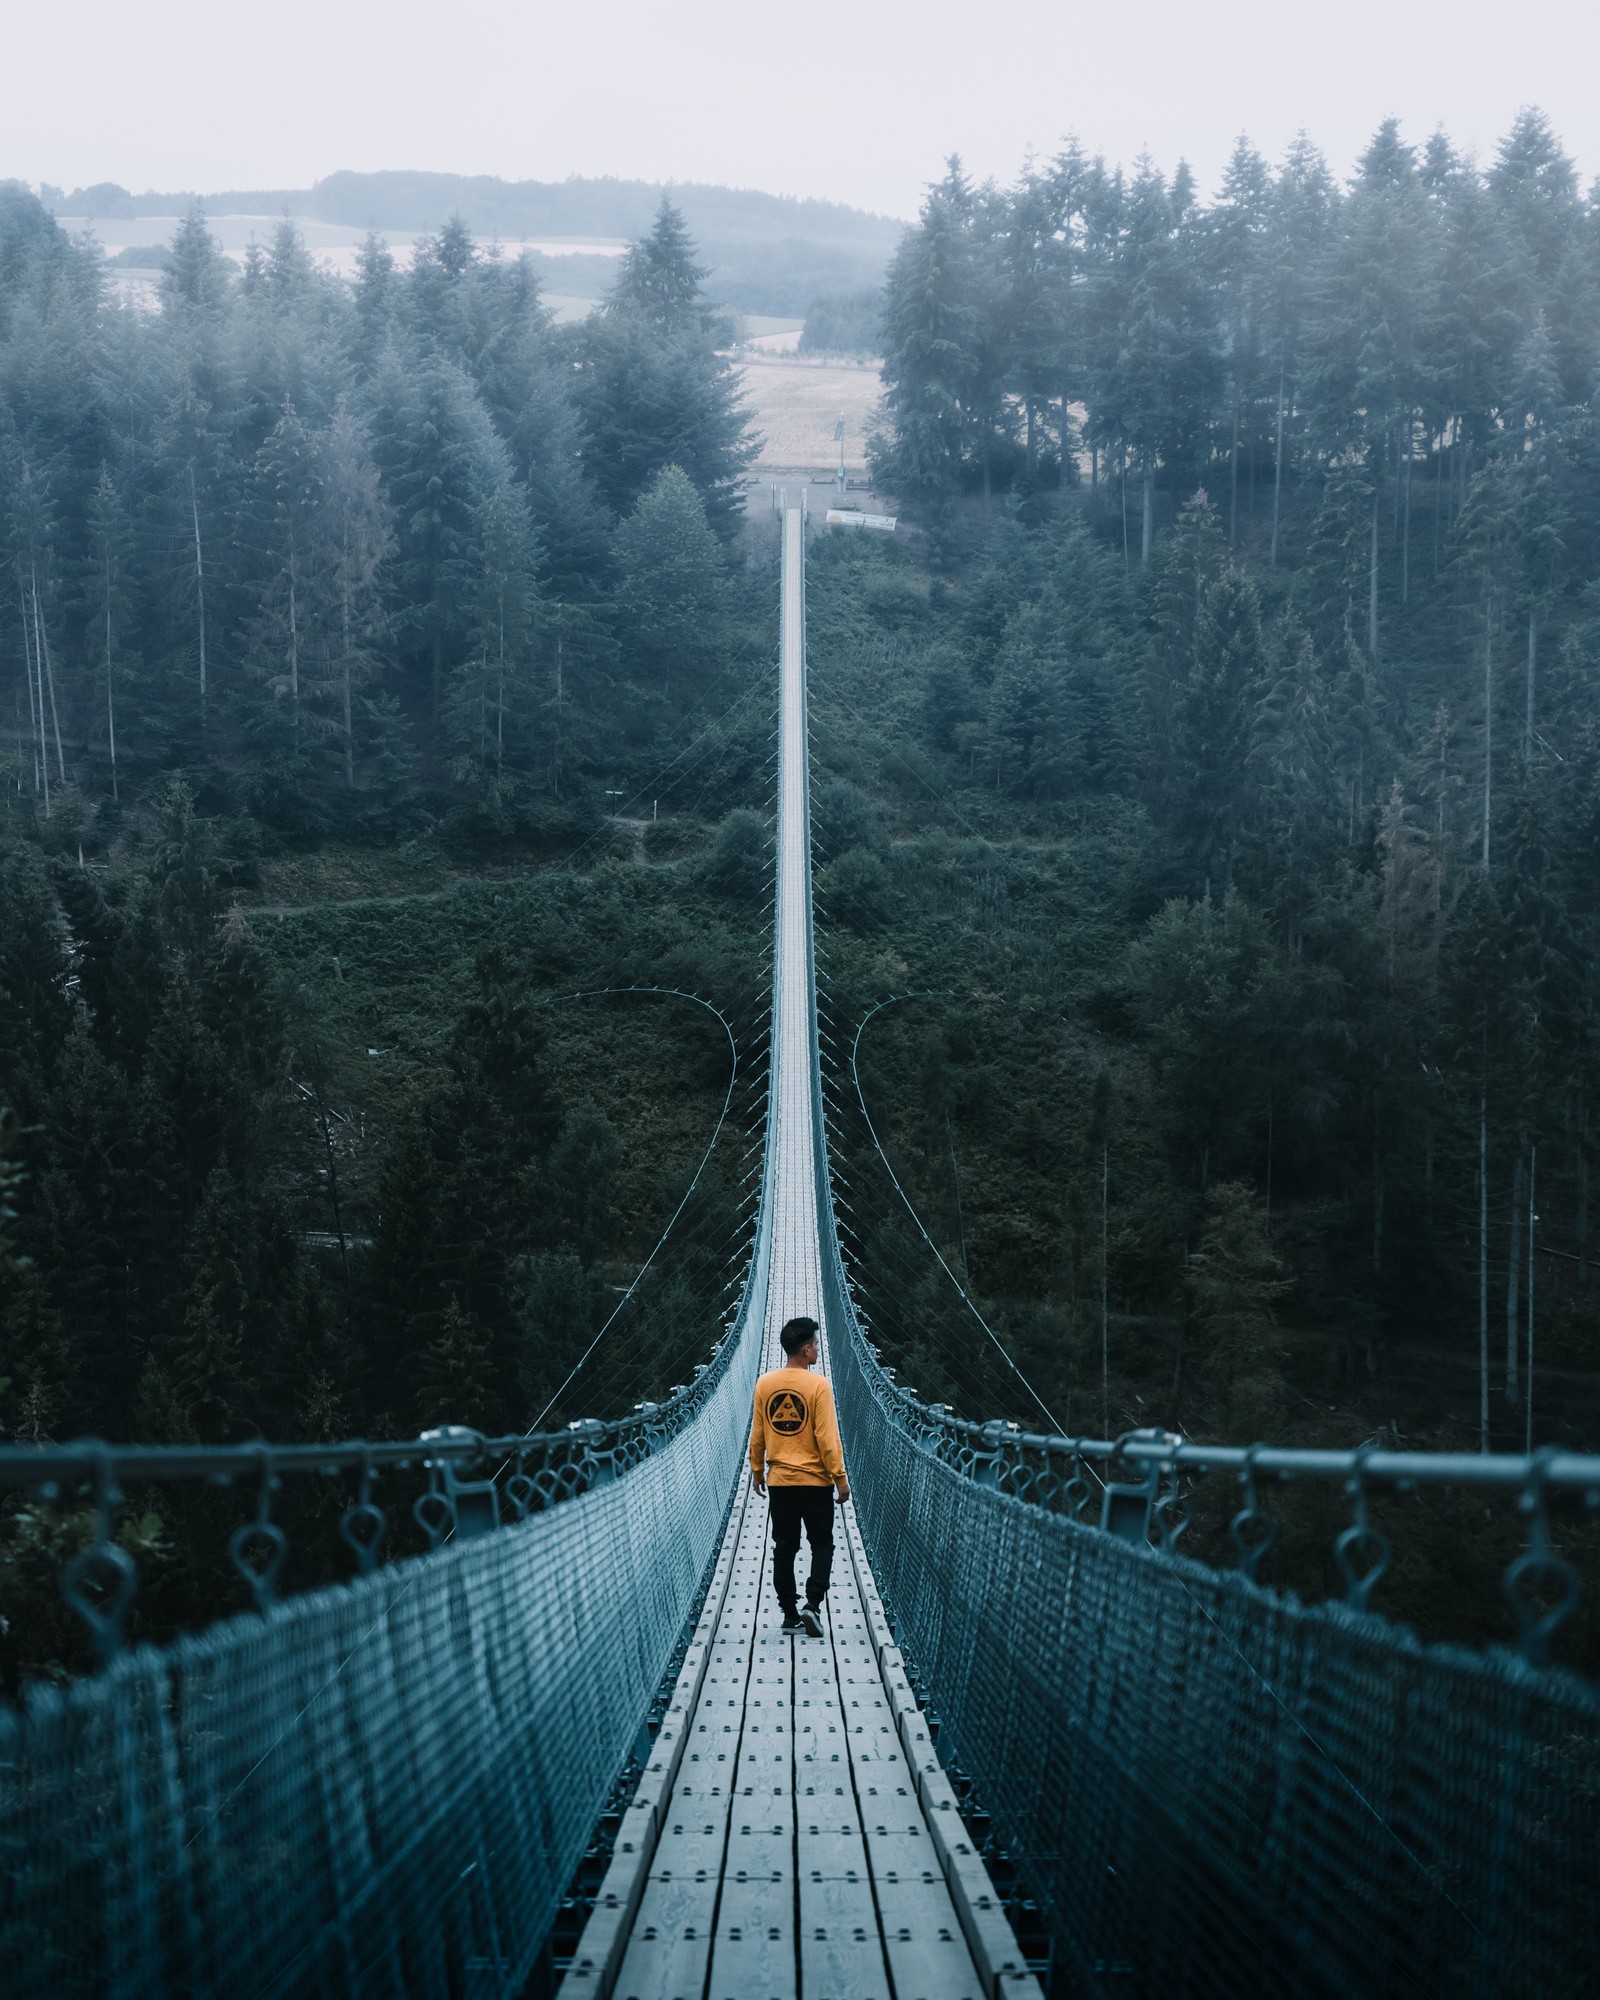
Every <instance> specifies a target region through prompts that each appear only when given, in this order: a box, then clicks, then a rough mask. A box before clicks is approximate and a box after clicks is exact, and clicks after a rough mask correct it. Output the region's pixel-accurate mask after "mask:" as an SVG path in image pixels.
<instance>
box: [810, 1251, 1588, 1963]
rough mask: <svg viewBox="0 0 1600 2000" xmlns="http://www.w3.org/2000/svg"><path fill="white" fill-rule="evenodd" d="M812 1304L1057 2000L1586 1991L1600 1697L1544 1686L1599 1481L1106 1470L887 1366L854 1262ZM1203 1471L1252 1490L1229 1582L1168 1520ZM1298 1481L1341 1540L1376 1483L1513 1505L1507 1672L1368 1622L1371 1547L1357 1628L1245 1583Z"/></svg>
mask: <svg viewBox="0 0 1600 2000" xmlns="http://www.w3.org/2000/svg"><path fill="white" fill-rule="evenodd" d="M824 1286H825V1291H826V1293H827V1305H828V1313H829V1322H830V1327H832V1328H834V1329H835V1338H834V1344H833V1349H832V1351H833V1354H834V1373H835V1382H836V1385H837V1390H838V1395H839V1403H840V1411H841V1419H842V1421H843V1423H844V1424H845V1425H846V1427H847V1432H848V1434H849V1436H850V1437H851V1439H852V1447H851V1448H852V1452H853V1456H854V1462H855V1463H856V1465H857V1467H858V1474H857V1480H856V1504H857V1506H858V1507H859V1509H860V1512H861V1517H862V1527H863V1532H864V1533H865V1535H866V1538H867V1542H868V1545H869V1548H870V1551H871V1557H872V1563H873V1570H874V1574H875V1575H876V1577H877V1579H878V1582H879V1585H880V1587H881V1589H882V1590H883V1593H884V1597H885V1600H886V1601H887V1603H888V1604H889V1605H890V1607H891V1609H892V1612H893V1614H894V1616H895V1618H896V1621H897V1626H898V1629H899V1632H900V1635H901V1637H902V1642H903V1644H904V1646H905V1648H906V1650H907V1652H908V1653H909V1655H910V1656H911V1657H912V1658H913V1659H914V1661H915V1662H916V1664H917V1666H918V1668H919V1670H920V1672H921V1674H922V1676H923V1680H924V1685H925V1687H926V1689H927V1693H928V1697H929V1700H930V1702H931V1704H932V1706H933V1707H934V1708H935V1709H936V1710H937V1712H938V1714H939V1716H940V1718H941V1722H942V1726H943V1729H944V1730H945V1731H946V1732H947V1735H946V1737H945V1739H944V1740H945V1742H946V1743H947V1745H948V1749H949V1753H950V1754H951V1756H952V1757H953V1758H954V1759H955V1760H956V1761H957V1762H958V1763H959V1764H960V1765H961V1767H962V1768H963V1770H964V1771H966V1772H967V1773H968V1774H969V1775H970V1776H971V1778H972V1779H973V1781H974V1783H975V1785H976V1786H977V1789H978V1792H979V1794H980V1796H981V1797H982V1799H983V1801H984V1804H985V1806H986V1807H987V1808H988V1809H989V1810H990V1811H991V1812H992V1814H993V1816H994V1821H995V1825H996V1828H997V1831H998V1832H999V1833H1000V1835H1001V1837H1002V1838H1003V1839H1004V1840H1005V1841H1006V1842H1007V1844H1008V1845H1009V1847H1010V1848H1011V1849H1012V1851H1013V1852H1014V1853H1015V1855H1016V1856H1017V1858H1018V1860H1019V1862H1020V1864H1021V1865H1022V1867H1023V1868H1024V1871H1025V1874H1026V1877H1027V1881H1028V1885H1029V1887H1030V1889H1031V1890H1032V1891H1033V1892H1034V1893H1035V1894H1036V1895H1038V1896H1039V1897H1040V1898H1041V1900H1042V1903H1043V1905H1044V1908H1045V1914H1046V1916H1047V1918H1048V1921H1049V1923H1050V1927H1051V1930H1052V1934H1053V1938H1054V1941H1055V1945H1056V1948H1057V1950H1058V1952H1059V1954H1060V1959H1061V1962H1062V1964H1063V1966H1064V1967H1065V1976H1066V1978H1067V1980H1068V1982H1069V1990H1072V1989H1075V1990H1079V1991H1083V1992H1087V1993H1111V1992H1138V1993H1155V1992H1163V1993H1176V1994H1195V1995H1202V1994H1204V1995H1210V1994H1216V1995H1224V1994H1226V1995H1237V1994H1242V1993H1272V1994H1274V1995H1291V1994H1293V1995H1298V1994H1304V1995H1307V1996H1311V1995H1333V1994H1340V1995H1350V1994H1360V1995H1389V1994H1393V1995H1401V1994H1406V1995H1413V1994H1416V1993H1419V1992H1445V1991H1450V1992H1459V1993H1463V1994H1472V1995H1500V1994H1506V1995H1510V1994H1513V1993H1515V1994H1519V1995H1525V1994H1528V1993H1539V1994H1541V1995H1549V1996H1558V1995H1568V1994H1571V1995H1574V1996H1575V1995H1577V1994H1579V1993H1583V1992H1587V1991H1592V1990H1593V1982H1594V1980H1595V1978H1596V1976H1597V1973H1600V1898H1597V1896H1596V1894H1595V1856H1596V1852H1597V1841H1600V1782H1597V1779H1596V1773H1597V1771H1600V1697H1597V1693H1596V1690H1595V1689H1594V1688H1593V1687H1592V1686H1590V1685H1589V1684H1588V1683H1587V1682H1584V1681H1582V1680H1580V1679H1578V1678H1577V1677H1575V1676H1573V1675H1570V1674H1567V1673H1563V1672H1557V1671H1553V1670H1549V1669H1545V1668H1541V1667H1540V1666H1538V1665H1537V1664H1535V1662H1536V1661H1537V1660H1538V1659H1539V1658H1540V1657H1542V1650H1543V1647H1544V1645H1545V1644H1547V1642H1548V1639H1549V1636H1550V1630H1551V1629H1552V1628H1551V1618H1552V1613H1553V1612H1559V1611H1560V1609H1561V1608H1562V1607H1564V1606H1566V1605H1567V1604H1568V1602H1569V1597H1570V1583H1571V1579H1570V1578H1569V1576H1568V1575H1567V1574H1565V1573H1564V1566H1563V1565H1562V1563H1561V1561H1560V1559H1559V1558H1558V1557H1556V1556H1555V1555H1554V1554H1553V1553H1552V1550H1551V1547H1550V1543H1549V1539H1548V1533H1547V1521H1546V1512H1545V1510H1546V1506H1547V1504H1548V1500H1549V1496H1550V1493H1551V1491H1552V1490H1558V1491H1567V1492H1577V1493H1580V1494H1582V1495H1584V1496H1589V1495H1591V1494H1592V1495H1596V1496H1600V1460H1596V1459H1592V1458H1590V1459H1579V1458H1576V1457H1574V1456H1573V1455H1570V1454H1567V1455H1556V1454H1543V1455H1540V1456H1539V1457H1538V1458H1536V1459H1533V1460H1499V1461H1473V1460H1470V1459H1467V1460H1464V1461H1461V1462H1455V1461H1452V1462H1449V1463H1444V1462H1433V1463H1428V1462H1426V1460H1425V1457H1424V1455H1422V1454H1389V1455H1386V1456H1384V1457H1380V1456H1379V1455H1377V1454H1344V1453H1333V1452H1328V1453H1292V1452H1285V1453H1267V1452H1265V1451H1262V1450H1260V1449H1253V1450H1242V1451H1240V1450H1226V1451H1214V1452H1207V1451H1206V1450H1205V1449H1204V1448H1200V1447H1194V1446H1187V1445H1183V1444H1181V1443H1180V1441H1179V1440H1177V1439H1176V1438H1162V1437H1160V1436H1159V1435H1154V1436H1152V1435H1146V1436H1144V1437H1142V1438H1134V1439H1130V1440H1127V1441H1125V1442H1124V1443H1123V1444H1122V1445H1121V1446H1120V1447H1119V1445H1118V1444H1117V1443H1115V1442H1112V1441H1097V1440H1070V1439H1065V1438H1051V1437H1044V1436H1033V1437H1029V1436H1025V1435H1023V1434H1022V1433H1020V1432H1017V1431H1015V1430H1013V1429H1011V1428H1010V1427H1008V1426H1004V1425H987V1426H980V1425H976V1424H968V1423H963V1422H961V1421H960V1420H958V1419H955V1418H953V1417H951V1415H950V1414H949V1413H948V1412H946V1411H943V1410H941V1409H938V1408H934V1407H930V1406H928V1405H923V1404H920V1403H918V1402H917V1399H916V1398H915V1397H914V1396H913V1395H911V1394H910V1392H908V1391H906V1390H903V1389H900V1388H898V1387H897V1386H896V1385H895V1384H894V1383H893V1382H892V1381H891V1380H890V1379H889V1378H888V1376H887V1375H886V1374H885V1373H884V1372H883V1371H882V1370H881V1369H880V1368H879V1367H878V1366H877V1364H876V1362H875V1359H874V1357H873V1355H872V1353H871V1351H870V1348H869V1346H868V1343H867V1341H866V1339H865V1337H864V1335H863V1334H862V1331H861V1328H860V1325H859V1322H858V1320H857V1318H856V1314H855V1311H854V1307H853V1304H852V1301H851V1299H850V1295H849V1288H848V1285H847V1283H846V1279H845V1274H844V1270H843V1266H842V1264H841V1262H840V1261H839V1258H838V1256H837V1254H835V1255H833V1256H832V1257H831V1258H830V1259H828V1261H827V1265H826V1268H825V1274H824ZM1207 1459H1215V1460H1216V1461H1217V1462H1218V1468H1219V1469H1225V1470H1233V1471H1235V1472H1238V1473H1240V1474H1241V1475H1242V1476H1243V1477H1244V1479H1245V1482H1246V1504H1245V1506H1243V1507H1242V1508H1241V1509H1240V1515H1239V1525H1238V1534H1239V1546H1240V1549H1241V1567H1240V1569H1238V1570H1236V1571H1232V1572H1226V1571H1219V1570H1215V1569H1211V1568H1207V1567H1204V1566H1202V1565H1201V1564H1199V1563H1195V1562H1190V1561H1187V1560H1185V1559H1184V1558H1183V1557H1182V1556H1181V1555H1180V1554H1178V1553H1176V1550H1175V1546H1173V1542H1174V1537H1173V1532H1172V1530H1173V1525H1174V1521H1175V1519H1176V1518H1177V1517H1176V1516H1175V1515H1174V1514H1173V1513H1171V1512H1170V1511H1169V1513H1168V1515H1167V1518H1163V1511H1162V1510H1163V1508H1164V1506H1166V1505H1167V1503H1169V1502H1171V1503H1173V1505H1174V1506H1181V1493H1180V1491H1179V1488H1178V1483H1177V1482H1178V1478H1179V1476H1180V1474H1181V1472H1182V1470H1183V1468H1184V1467H1185V1465H1191V1466H1192V1465H1194V1464H1195V1463H1197V1462H1204V1461H1206V1460H1207ZM1280 1461H1282V1462H1281V1463H1280ZM1291 1462H1292V1463H1291ZM1286 1473H1293V1474H1294V1475H1296V1476H1301V1477H1305V1476H1311V1477H1316V1476H1323V1477H1336V1478H1340V1479H1343V1480H1345V1481H1346V1482H1348V1483H1350V1484H1351V1486H1352V1491H1353V1498H1354V1499H1355V1501H1356V1518H1355V1519H1353V1521H1352V1526H1351V1531H1350V1532H1353V1533H1354V1532H1358V1531H1359V1530H1360V1528H1361V1525H1362V1520H1363V1518H1364V1516H1363V1514H1362V1511H1361V1504H1360V1503H1361V1496H1362V1494H1363V1493H1364V1491H1365V1485H1366V1482H1368V1481H1369V1480H1370V1481H1372V1482H1374V1483H1381V1482H1397V1481H1407V1480H1410V1481H1416V1480H1422V1479H1428V1478H1434V1477H1440V1478H1447V1479H1452V1480H1455V1481H1458V1482H1459V1481H1461V1480H1464V1479H1467V1478H1471V1477H1474V1476H1480V1477H1482V1479H1483V1480H1484V1483H1485V1484H1486V1485H1489V1486H1498V1487H1500V1488H1501V1489H1502V1490H1505V1489H1510V1490H1514V1491H1516V1492H1517V1493H1518V1495H1519V1496H1520V1499H1521V1502H1522V1505H1523V1509H1524V1512H1525V1513H1526V1515H1527V1519H1528V1524H1529V1532H1528V1547H1527V1550H1526V1551H1525V1553H1524V1555H1523V1557H1521V1558H1519V1564H1518V1565H1514V1566H1513V1570H1514V1574H1513V1575H1512V1576H1510V1577H1508V1588H1509V1589H1511V1590H1513V1591H1514V1592H1515V1593H1516V1594H1517V1595H1518V1596H1519V1597H1520V1599H1521V1601H1522V1602H1523V1603H1524V1605H1525V1607H1526V1617H1525V1619H1524V1621H1523V1628H1522V1629H1523V1639H1524V1652H1523V1654H1518V1653H1513V1652H1510V1651H1505V1650H1499V1649H1491V1650H1488V1651H1484V1652H1469V1651H1467V1650H1465V1649H1463V1648H1459V1647H1445V1646H1424V1645H1422V1644H1420V1643H1419V1642H1418V1641H1417V1640H1416V1639H1415V1638H1414V1637H1413V1636H1412V1635H1411V1634H1410V1633H1409V1632H1407V1631H1406V1630H1404V1629H1403V1628H1402V1627H1399V1626H1396V1625H1392V1624H1389V1623H1387V1622H1386V1621H1384V1620H1382V1619H1380V1618H1377V1617H1375V1616H1373V1615H1372V1614H1371V1613H1370V1612H1368V1611H1366V1610H1365V1609H1363V1608H1361V1606H1362V1605H1363V1604H1364V1597H1365V1592H1364V1589H1363V1588H1362V1587H1361V1586H1362V1585H1363V1583H1365V1584H1368V1585H1370V1581H1371V1578H1372V1572H1373V1569H1374V1567H1375V1565H1376V1563H1377V1562H1378V1561H1379V1560H1381V1558H1382V1555H1383V1551H1381V1550H1379V1549H1377V1548H1375V1547H1373V1546H1371V1545H1370V1544H1368V1543H1363V1544H1360V1545H1352V1544H1349V1543H1347V1544H1346V1552H1347V1553H1348V1554H1349V1556H1350V1569H1349V1572H1348V1574H1349V1575H1350V1576H1351V1578H1352V1589H1351V1592H1350V1596H1351V1600H1352V1601H1350V1602H1347V1603H1333V1604H1324V1605H1318V1606H1314V1607H1309V1606H1306V1605H1304V1604H1302V1603H1300V1602H1299V1601H1298V1600H1297V1599H1296V1598H1295V1597H1293V1596H1290V1595H1279V1594H1277V1593H1274V1592H1272V1591H1269V1590H1266V1589H1263V1588H1261V1587H1260V1586H1259V1585H1258V1584H1257V1583H1255V1582H1254V1581H1253V1577H1252V1574H1251V1572H1252V1571H1253V1568H1254V1553H1255V1552H1257V1551H1258V1549H1259V1542H1260V1535H1261V1529H1260V1527H1259V1522H1260V1521H1261V1520H1262V1519H1263V1518H1264V1516H1265V1510H1264V1508H1263V1507H1262V1506H1261V1504H1260V1498H1259V1493H1258V1486H1259V1487H1264V1486H1265V1485H1266V1483H1267V1482H1268V1480H1269V1479H1270V1478H1273V1477H1276V1476H1280V1475H1283V1474H1286ZM1100 1475H1104V1476H1100ZM1084 1516H1086V1517H1087V1518H1082V1517H1084ZM1367 1533H1368V1534H1369V1535H1370V1534H1371V1533H1372V1531H1371V1530H1370V1529H1368V1530H1367ZM1163 1540H1165V1541H1167V1542H1168V1544H1169V1545H1168V1547H1167V1548H1165V1549H1163V1548H1161V1547H1160V1546H1158V1545H1157V1544H1159V1543H1160V1542H1161V1541H1163Z"/></svg>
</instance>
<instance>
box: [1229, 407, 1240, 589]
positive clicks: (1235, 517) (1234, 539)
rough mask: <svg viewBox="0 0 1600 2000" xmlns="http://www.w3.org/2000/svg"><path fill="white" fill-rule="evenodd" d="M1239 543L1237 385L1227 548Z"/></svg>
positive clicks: (1230, 464)
mask: <svg viewBox="0 0 1600 2000" xmlns="http://www.w3.org/2000/svg"><path fill="white" fill-rule="evenodd" d="M1238 541H1239V384H1238V381H1237V379H1235V381H1234V385H1233V443H1232V445H1231V447H1230V451H1229V466H1228V547H1229V548H1230V549H1231V548H1235V547H1237V545H1238Z"/></svg>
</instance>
